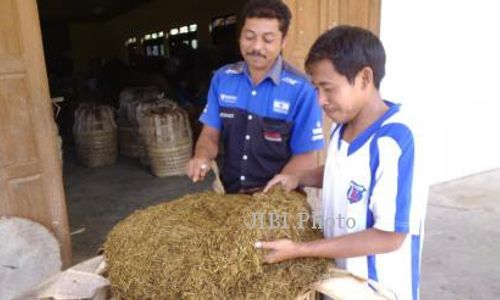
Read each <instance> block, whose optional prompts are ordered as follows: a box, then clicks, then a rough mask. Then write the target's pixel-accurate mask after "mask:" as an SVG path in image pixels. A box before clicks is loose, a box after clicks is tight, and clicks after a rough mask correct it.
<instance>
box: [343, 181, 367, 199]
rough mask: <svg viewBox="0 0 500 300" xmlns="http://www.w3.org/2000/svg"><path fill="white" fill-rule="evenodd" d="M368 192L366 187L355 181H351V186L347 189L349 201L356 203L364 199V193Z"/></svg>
mask: <svg viewBox="0 0 500 300" xmlns="http://www.w3.org/2000/svg"><path fill="white" fill-rule="evenodd" d="M365 192H366V188H365V187H364V186H362V185H360V184H357V183H356V182H354V181H351V186H350V187H349V189H348V190H347V200H349V203H351V204H352V203H356V202H359V201H360V200H361V199H363V194H364V193H365Z"/></svg>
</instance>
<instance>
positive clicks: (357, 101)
mask: <svg viewBox="0 0 500 300" xmlns="http://www.w3.org/2000/svg"><path fill="white" fill-rule="evenodd" d="M309 72H310V74H311V76H312V81H313V83H314V85H315V86H316V88H317V89H318V92H319V95H318V99H319V104H320V105H321V107H322V108H323V110H324V111H325V113H326V115H327V116H328V117H329V118H330V119H332V120H333V121H334V122H335V123H348V122H350V121H351V120H353V119H354V118H355V117H356V116H357V114H358V113H359V111H360V110H361V108H362V107H363V101H362V99H363V97H362V92H363V91H362V89H361V88H360V86H359V80H358V78H357V77H356V79H355V81H354V84H351V83H350V82H349V80H348V79H347V77H345V76H344V75H341V74H339V73H338V72H337V71H336V70H335V67H334V66H333V64H332V63H331V62H330V61H329V60H326V59H325V60H321V61H319V62H317V63H314V64H313V65H312V66H310V68H309Z"/></svg>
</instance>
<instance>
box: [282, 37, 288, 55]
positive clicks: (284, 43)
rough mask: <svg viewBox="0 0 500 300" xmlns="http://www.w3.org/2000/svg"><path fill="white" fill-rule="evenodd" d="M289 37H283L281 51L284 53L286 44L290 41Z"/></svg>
mask: <svg viewBox="0 0 500 300" xmlns="http://www.w3.org/2000/svg"><path fill="white" fill-rule="evenodd" d="M287 37H288V35H285V36H284V37H283V41H282V42H281V51H283V50H284V49H285V47H286V43H287V41H288V38H287Z"/></svg>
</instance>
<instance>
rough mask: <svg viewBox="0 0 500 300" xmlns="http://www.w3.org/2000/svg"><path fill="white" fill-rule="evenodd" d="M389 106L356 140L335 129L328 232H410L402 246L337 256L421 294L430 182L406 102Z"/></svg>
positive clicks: (400, 290)
mask: <svg viewBox="0 0 500 300" xmlns="http://www.w3.org/2000/svg"><path fill="white" fill-rule="evenodd" d="M386 104H387V105H388V106H389V110H388V111H387V112H386V113H385V114H384V115H383V116H381V117H380V118H379V119H378V120H377V121H376V122H374V123H373V124H372V125H371V126H370V127H368V128H367V129H366V130H365V131H364V132H363V133H361V134H360V135H358V136H357V137H356V138H355V139H354V140H353V141H352V142H351V143H347V142H346V141H344V140H342V133H343V129H344V126H343V125H342V124H339V125H337V126H335V127H334V129H333V130H332V135H331V140H330V145H329V150H328V156H327V160H326V164H325V173H324V178H323V197H322V199H323V214H322V218H323V223H322V227H323V233H324V236H325V237H326V238H332V237H338V236H342V235H345V234H349V233H354V232H357V231H362V230H365V229H368V228H376V229H379V230H383V231H390V232H401V233H407V234H408V235H407V238H406V239H405V241H404V243H403V245H402V246H401V248H399V249H398V250H396V251H393V252H390V253H385V254H377V255H370V256H366V257H354V258H347V259H336V263H337V266H338V267H340V268H344V269H346V270H348V271H350V272H352V273H354V274H356V275H359V276H362V277H365V278H370V279H372V280H375V281H378V282H380V283H381V284H383V285H384V286H386V287H387V288H389V289H390V290H392V291H393V292H394V293H395V294H396V295H397V296H398V299H400V300H401V299H413V300H417V299H418V294H419V293H418V289H419V277H420V258H421V249H422V240H423V221H424V218H425V209H426V204H427V196H428V195H427V187H426V186H425V185H423V186H422V187H420V184H419V183H418V180H417V176H416V175H414V173H415V172H414V168H415V166H416V164H415V161H416V160H417V159H420V157H419V156H418V154H417V153H416V151H415V140H414V135H413V133H412V131H411V129H410V128H409V126H408V125H407V123H406V122H405V119H404V116H403V113H402V112H401V111H400V105H398V104H394V103H391V102H388V101H386Z"/></svg>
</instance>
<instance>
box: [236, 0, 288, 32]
mask: <svg viewBox="0 0 500 300" xmlns="http://www.w3.org/2000/svg"><path fill="white" fill-rule="evenodd" d="M247 18H266V19H278V22H279V24H280V25H279V26H280V31H281V33H282V34H283V37H285V36H286V34H287V33H288V28H289V27H290V20H291V19H292V13H291V12H290V9H289V8H288V6H286V4H285V3H283V1H281V0H249V1H248V2H247V3H246V4H245V6H244V7H243V10H242V12H241V15H240V25H241V26H240V27H241V28H243V25H244V24H245V20H246V19H247Z"/></svg>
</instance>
